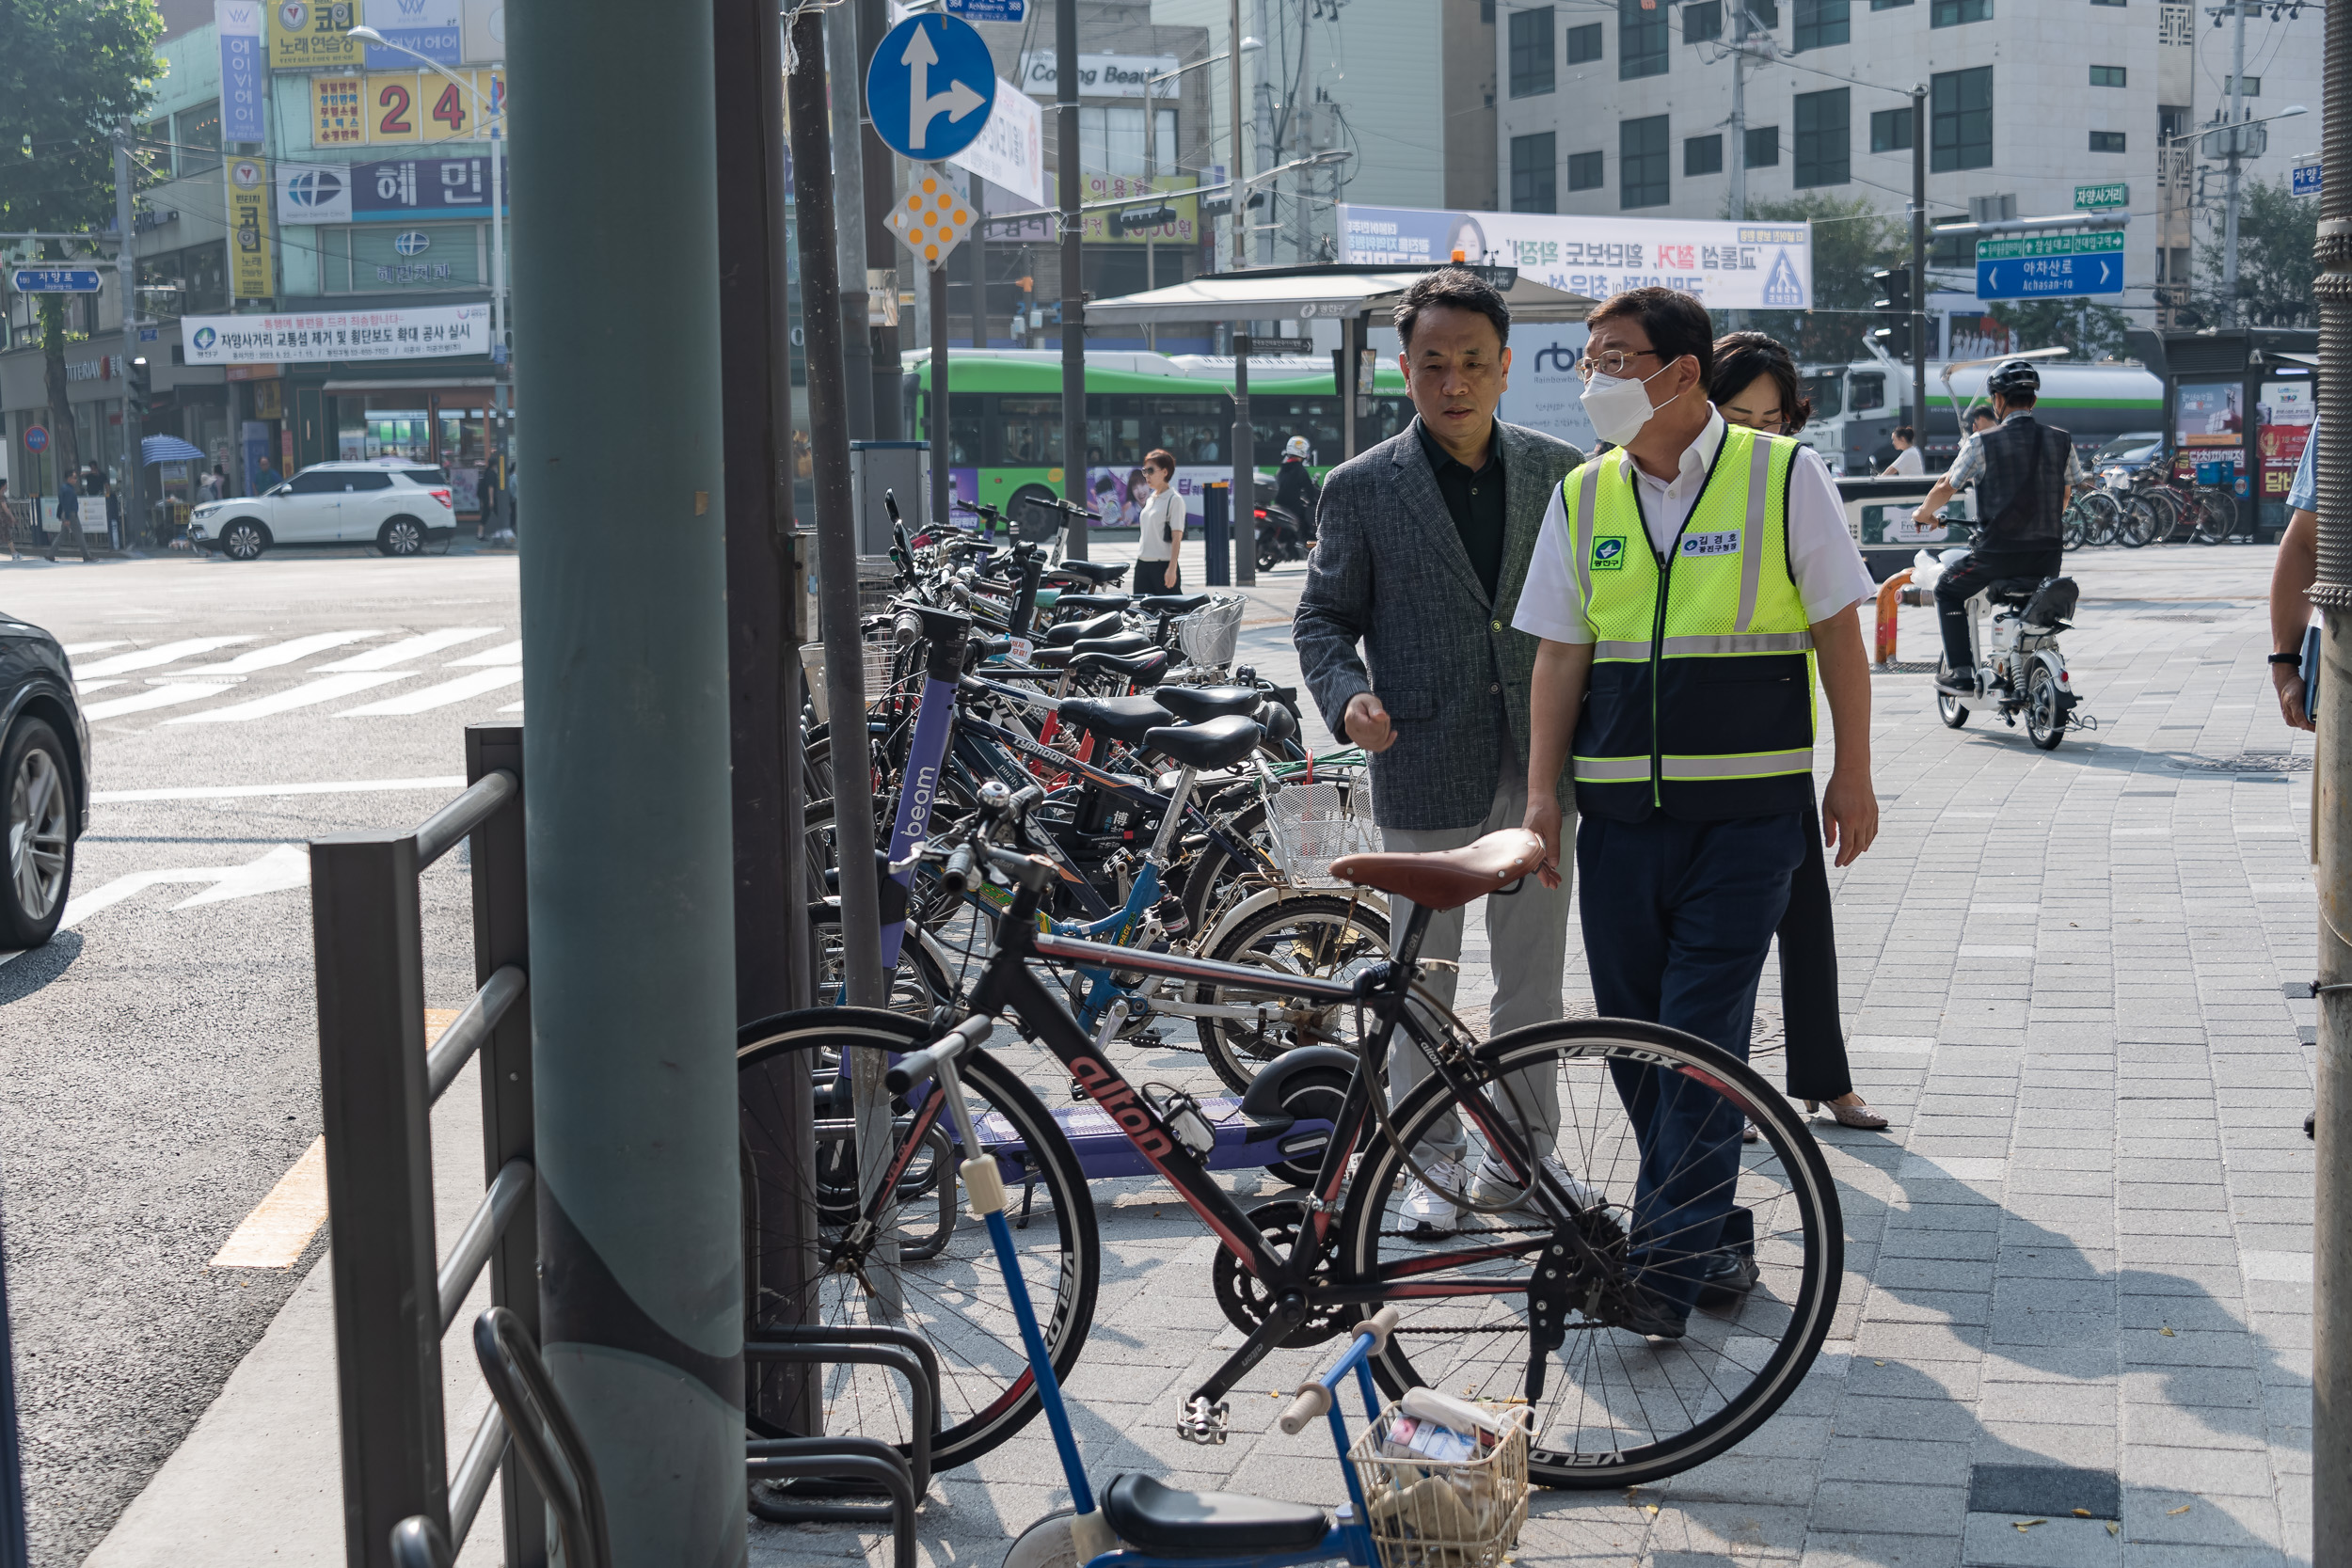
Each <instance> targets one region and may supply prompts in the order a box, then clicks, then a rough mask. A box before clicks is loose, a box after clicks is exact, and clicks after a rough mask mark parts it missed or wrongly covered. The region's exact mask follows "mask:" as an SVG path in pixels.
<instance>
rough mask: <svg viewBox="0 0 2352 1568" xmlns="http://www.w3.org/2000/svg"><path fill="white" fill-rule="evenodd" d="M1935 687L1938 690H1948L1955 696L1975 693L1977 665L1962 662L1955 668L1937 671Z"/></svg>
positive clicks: (1968, 695)
mask: <svg viewBox="0 0 2352 1568" xmlns="http://www.w3.org/2000/svg"><path fill="white" fill-rule="evenodd" d="M1935 689H1937V690H1938V691H1948V692H1950V693H1951V694H1952V695H1953V696H1955V697H1973V696H1975V695H1976V694H1977V667H1976V666H1975V665H1973V664H1963V665H1962V666H1961V667H1960V668H1958V669H1956V670H1939V671H1937V672H1936V675H1935Z"/></svg>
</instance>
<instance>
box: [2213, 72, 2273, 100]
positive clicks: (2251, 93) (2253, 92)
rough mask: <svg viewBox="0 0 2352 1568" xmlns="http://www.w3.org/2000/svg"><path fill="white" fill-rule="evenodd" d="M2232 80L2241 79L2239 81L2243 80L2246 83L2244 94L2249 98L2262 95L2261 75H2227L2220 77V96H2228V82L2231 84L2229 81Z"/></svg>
mask: <svg viewBox="0 0 2352 1568" xmlns="http://www.w3.org/2000/svg"><path fill="white" fill-rule="evenodd" d="M2233 80H2234V81H2241V82H2244V83H2245V84H2246V90H2245V95H2246V96H2247V97H2249V98H2260V97H2261V96H2262V95H2263V79H2262V78H2261V77H2259V76H2240V77H2229V76H2224V77H2223V78H2221V96H2222V97H2224V98H2227V97H2229V96H2230V84H2231V82H2232V81H2233Z"/></svg>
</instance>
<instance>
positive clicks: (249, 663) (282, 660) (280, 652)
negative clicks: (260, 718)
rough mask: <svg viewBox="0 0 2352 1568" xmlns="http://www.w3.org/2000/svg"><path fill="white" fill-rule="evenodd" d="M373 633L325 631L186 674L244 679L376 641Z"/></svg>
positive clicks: (240, 655) (190, 669) (204, 666)
mask: <svg viewBox="0 0 2352 1568" xmlns="http://www.w3.org/2000/svg"><path fill="white" fill-rule="evenodd" d="M375 635H376V633H375V632H373V631H372V630H371V631H322V632H316V633H313V634H312V635H310V636H309V637H297V638H295V639H294V641H291V642H273V643H271V644H270V645H269V646H268V647H266V648H256V649H254V650H253V651H252V652H251V653H246V654H239V655H238V656H237V657H234V658H232V659H229V660H227V661H225V662H223V663H220V664H198V665H193V666H191V667H190V668H189V669H187V670H185V671H183V672H182V673H184V674H191V675H197V674H203V675H241V674H244V673H246V671H248V670H275V669H277V668H278V666H279V665H281V664H292V663H293V662H294V660H296V659H298V658H308V657H310V656H311V655H312V654H323V653H325V652H326V650H327V649H329V648H341V647H343V646H345V645H346V644H348V643H352V642H357V641H359V640H360V639H361V638H363V637H373V636H375Z"/></svg>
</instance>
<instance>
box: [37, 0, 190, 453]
mask: <svg viewBox="0 0 2352 1568" xmlns="http://www.w3.org/2000/svg"><path fill="white" fill-rule="evenodd" d="M163 32H164V22H163V18H162V17H161V16H160V15H159V14H157V12H156V9H155V5H154V0H7V3H6V4H0V230H14V231H23V230H40V231H44V232H48V233H91V232H94V231H95V230H102V229H106V228H110V227H112V225H113V223H114V215H115V172H114V146H113V142H112V140H111V137H112V135H113V133H114V132H115V131H116V130H118V129H119V128H122V127H123V126H125V125H126V124H128V123H129V122H130V121H131V120H133V119H136V118H137V117H138V116H139V115H141V114H143V113H145V112H146V110H147V106H148V105H149V104H150V103H152V102H153V100H154V79H155V78H156V77H157V76H160V75H161V74H162V73H163V70H164V66H163V62H162V61H161V60H160V59H158V58H157V57H156V54H155V41H156V40H158V39H160V38H162V37H163ZM97 250H98V246H97V245H96V244H95V243H92V244H89V245H77V244H75V243H74V242H72V241H55V240H53V241H49V242H47V243H46V245H44V247H43V251H42V254H43V255H44V256H45V257H46V258H47V259H49V260H51V261H67V260H71V259H72V258H73V256H74V255H76V254H77V253H78V254H84V255H94V254H96V253H97ZM125 304H126V305H127V304H128V302H127V301H126V302H125ZM40 325H41V352H42V356H43V359H44V361H45V363H44V366H43V368H44V370H45V372H46V385H47V388H48V392H49V429H50V436H51V438H52V440H54V441H55V442H56V453H57V461H58V463H59V464H60V465H61V466H62V467H65V468H67V469H72V468H75V467H79V466H80V464H81V460H82V454H81V449H80V444H79V442H78V441H77V440H76V439H75V437H74V433H73V417H72V411H71V409H70V408H69V407H68V405H67V403H66V379H65V345H66V340H67V336H68V334H67V331H66V323H65V299H64V297H63V296H61V295H58V294H43V295H42V296H41V301H40Z"/></svg>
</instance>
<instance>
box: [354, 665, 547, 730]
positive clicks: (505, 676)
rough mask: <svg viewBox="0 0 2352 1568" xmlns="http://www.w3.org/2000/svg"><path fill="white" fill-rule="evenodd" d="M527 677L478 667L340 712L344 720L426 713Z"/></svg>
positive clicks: (519, 673)
mask: <svg viewBox="0 0 2352 1568" xmlns="http://www.w3.org/2000/svg"><path fill="white" fill-rule="evenodd" d="M522 678H523V673H522V671H521V670H519V669H509V670H477V671H475V672H474V673H472V674H470V675H460V676H458V677H457V678H456V679H455V680H453V681H443V682H442V683H441V684H440V685H438V686H428V687H426V688H425V689H423V690H421V691H407V692H403V693H402V694H401V695H399V696H397V697H389V698H387V699H385V700H384V701H383V702H380V703H370V704H369V705H367V706H365V707H352V708H345V709H343V711H342V713H341V714H339V715H337V717H338V718H342V719H361V718H370V717H373V716H375V715H378V714H387V713H422V712H424V711H425V710H426V709H428V708H437V707H446V706H448V705H450V704H452V703H462V702H464V701H465V700H466V699H467V698H469V697H479V696H481V695H482V694H483V693H484V692H486V691H499V690H502V689H505V688H507V687H510V686H512V685H514V684H515V683H516V681H518V680H521V679H522Z"/></svg>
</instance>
